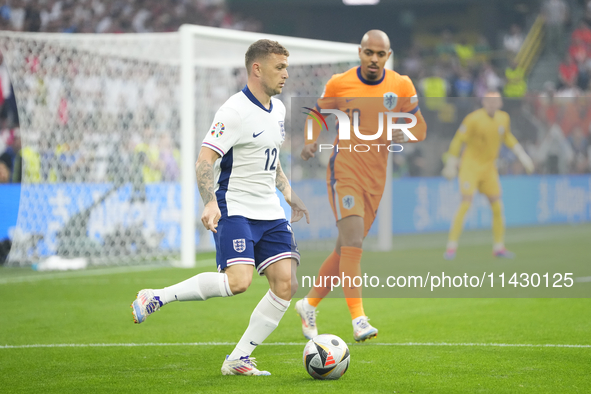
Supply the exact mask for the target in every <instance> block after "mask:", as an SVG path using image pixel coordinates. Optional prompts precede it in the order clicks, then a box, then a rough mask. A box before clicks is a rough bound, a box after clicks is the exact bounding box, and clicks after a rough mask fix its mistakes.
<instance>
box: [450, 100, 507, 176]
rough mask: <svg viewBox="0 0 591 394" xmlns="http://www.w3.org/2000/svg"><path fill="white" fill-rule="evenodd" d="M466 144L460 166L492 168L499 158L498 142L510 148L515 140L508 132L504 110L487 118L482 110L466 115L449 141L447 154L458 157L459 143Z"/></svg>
mask: <svg viewBox="0 0 591 394" xmlns="http://www.w3.org/2000/svg"><path fill="white" fill-rule="evenodd" d="M464 143H465V144H466V148H465V149H464V153H463V154H462V166H465V165H467V163H469V165H474V166H479V167H480V166H486V165H494V164H495V160H496V159H497V157H498V156H499V150H500V148H501V143H504V144H505V145H507V147H508V148H513V146H515V145H516V144H517V139H516V138H515V136H514V135H513V134H512V133H511V120H510V118H509V114H508V113H506V112H505V111H496V112H495V114H494V116H492V117H491V116H490V115H489V114H488V113H487V112H486V110H485V109H484V108H481V109H478V110H476V111H474V112H471V113H470V114H468V115H467V116H466V117H465V118H464V120H463V121H462V124H461V125H460V127H459V129H458V131H457V132H456V135H455V136H454V139H453V140H452V142H451V144H450V146H449V151H448V153H449V154H451V155H453V156H456V157H458V156H459V155H460V151H461V149H462V144H464Z"/></svg>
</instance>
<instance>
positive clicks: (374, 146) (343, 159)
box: [315, 67, 422, 195]
mask: <svg viewBox="0 0 591 394" xmlns="http://www.w3.org/2000/svg"><path fill="white" fill-rule="evenodd" d="M316 109H317V110H319V111H320V110H321V109H338V110H341V111H343V112H344V113H346V114H347V115H348V116H349V119H350V123H351V126H350V127H351V138H350V139H349V140H339V136H338V135H337V137H336V139H335V142H334V144H333V145H334V149H333V154H332V156H331V158H330V161H329V165H328V169H327V177H328V182H331V181H332V182H333V183H334V181H335V180H339V181H341V182H342V181H343V180H349V181H351V182H355V184H359V185H361V186H362V187H363V189H364V190H365V191H366V192H368V193H370V194H375V195H377V194H379V195H381V194H382V193H383V191H384V186H385V183H386V167H387V164H388V154H389V151H388V149H387V146H389V145H390V144H392V142H391V141H388V139H387V133H386V125H387V120H386V116H385V115H382V116H381V117H382V127H383V129H382V134H381V136H379V137H378V138H377V139H375V140H364V139H361V138H359V137H358V136H357V135H356V134H355V132H354V129H353V128H354V124H355V118H358V119H359V123H358V125H359V127H358V131H359V133H360V134H362V135H365V136H370V135H375V134H376V132H377V131H378V129H379V126H380V113H386V112H405V113H411V114H415V113H416V112H417V111H419V105H418V99H417V93H416V90H415V87H414V85H413V83H412V81H411V80H410V78H409V77H407V76H403V75H400V74H398V73H397V72H395V71H392V70H385V73H384V76H383V77H382V78H381V79H380V80H376V81H368V80H366V79H364V78H363V76H362V74H361V69H360V67H354V68H352V69H350V70H348V71H346V72H344V73H342V74H335V75H333V76H332V78H331V79H330V80H329V81H328V83H327V84H326V87H325V89H324V93H323V95H322V97H321V98H320V99H319V100H318V101H317V104H316ZM338 127H339V125H338V122H337V130H338ZM316 137H317V136H316ZM315 139H316V138H315ZM420 139H422V138H420ZM337 145H338V147H339V149H338V151H337V148H336V147H337ZM362 145H364V146H362ZM355 147H357V148H358V150H357V151H355ZM367 147H369V150H368V151H367V152H364V151H365V150H367V149H368V148H367ZM393 150H397V149H393Z"/></svg>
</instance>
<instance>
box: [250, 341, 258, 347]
mask: <svg viewBox="0 0 591 394" xmlns="http://www.w3.org/2000/svg"><path fill="white" fill-rule="evenodd" d="M250 344H251V345H252V346H259V344H258V343H256V342H254V341H250Z"/></svg>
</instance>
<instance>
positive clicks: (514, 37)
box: [503, 23, 525, 57]
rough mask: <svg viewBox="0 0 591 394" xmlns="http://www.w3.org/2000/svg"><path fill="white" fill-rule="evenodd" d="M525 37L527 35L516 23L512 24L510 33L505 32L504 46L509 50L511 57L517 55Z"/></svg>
mask: <svg viewBox="0 0 591 394" xmlns="http://www.w3.org/2000/svg"><path fill="white" fill-rule="evenodd" d="M524 39H525V36H524V35H523V32H522V31H521V27H519V25H517V24H515V23H514V24H512V25H511V29H510V30H509V33H507V34H505V37H503V48H505V50H506V51H507V52H509V55H510V56H511V57H515V55H517V53H518V52H519V50H520V49H521V45H522V44H523V40H524Z"/></svg>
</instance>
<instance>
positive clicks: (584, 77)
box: [577, 59, 590, 90]
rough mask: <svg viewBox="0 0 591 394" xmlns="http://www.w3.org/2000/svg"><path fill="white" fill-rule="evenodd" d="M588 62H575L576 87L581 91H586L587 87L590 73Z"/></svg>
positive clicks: (585, 60)
mask: <svg viewBox="0 0 591 394" xmlns="http://www.w3.org/2000/svg"><path fill="white" fill-rule="evenodd" d="M589 67H590V62H588V61H587V59H583V60H579V61H578V62H577V70H578V73H577V87H578V88H579V89H581V90H585V89H587V86H589V80H590V72H589Z"/></svg>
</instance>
